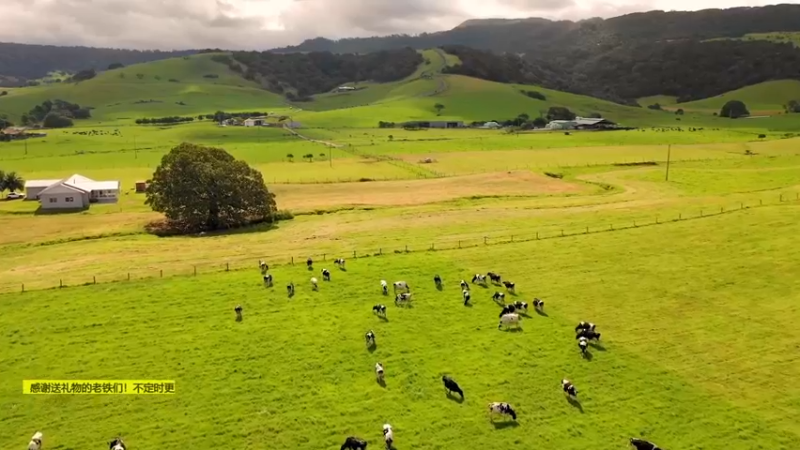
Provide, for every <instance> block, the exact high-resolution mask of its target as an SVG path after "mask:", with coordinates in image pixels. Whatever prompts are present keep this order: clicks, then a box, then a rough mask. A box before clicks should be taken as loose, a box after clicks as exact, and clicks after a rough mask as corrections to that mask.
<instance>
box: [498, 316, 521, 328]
mask: <svg viewBox="0 0 800 450" xmlns="http://www.w3.org/2000/svg"><path fill="white" fill-rule="evenodd" d="M503 325H505V326H506V328H508V327H510V326H511V325H514V326H515V327H516V328H519V314H506V315H504V316H503V317H501V318H500V323H499V324H498V325H497V328H498V329H500V328H502V327H503Z"/></svg>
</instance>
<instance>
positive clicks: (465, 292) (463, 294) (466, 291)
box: [461, 289, 471, 305]
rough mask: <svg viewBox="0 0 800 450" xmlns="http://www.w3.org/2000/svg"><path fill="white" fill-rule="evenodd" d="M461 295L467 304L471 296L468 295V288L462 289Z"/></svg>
mask: <svg viewBox="0 0 800 450" xmlns="http://www.w3.org/2000/svg"><path fill="white" fill-rule="evenodd" d="M461 296H462V297H464V305H466V304H468V303H469V300H470V298H471V297H470V295H469V290H467V289H464V290H463V291H461Z"/></svg>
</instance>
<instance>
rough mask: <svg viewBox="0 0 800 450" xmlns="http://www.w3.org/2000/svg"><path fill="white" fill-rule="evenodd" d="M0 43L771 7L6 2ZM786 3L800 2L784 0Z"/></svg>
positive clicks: (300, 35)
mask: <svg viewBox="0 0 800 450" xmlns="http://www.w3.org/2000/svg"><path fill="white" fill-rule="evenodd" d="M0 3H2V7H1V8H2V25H1V26H0V41H2V42H20V43H30V44H55V45H88V46H94V47H117V48H137V49H162V50H169V49H195V48H209V47H212V48H224V49H255V50H267V49H270V48H274V47H280V46H284V45H293V44H298V43H300V42H301V41H302V40H304V39H307V38H314V37H318V36H323V37H328V38H333V39H335V38H342V37H358V36H374V35H385V34H393V33H411V34H414V33H420V32H423V31H428V32H431V31H441V30H446V29H449V28H452V27H454V26H456V25H458V24H459V23H461V22H463V21H464V20H467V19H473V18H521V17H545V18H549V19H572V20H576V19H585V18H590V17H613V16H618V15H622V14H627V13H631V12H637V11H648V10H652V9H662V10H675V9H677V10H697V9H705V8H723V7H734V6H763V5H767V4H771V3H775V2H774V1H773V2H769V1H765V0H0ZM782 3H800V0H786V1H784V2H782Z"/></svg>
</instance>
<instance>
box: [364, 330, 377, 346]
mask: <svg viewBox="0 0 800 450" xmlns="http://www.w3.org/2000/svg"><path fill="white" fill-rule="evenodd" d="M364 339H366V341H367V345H369V346H373V345H375V333H374V332H373V331H372V330H369V331H367V334H365V335H364Z"/></svg>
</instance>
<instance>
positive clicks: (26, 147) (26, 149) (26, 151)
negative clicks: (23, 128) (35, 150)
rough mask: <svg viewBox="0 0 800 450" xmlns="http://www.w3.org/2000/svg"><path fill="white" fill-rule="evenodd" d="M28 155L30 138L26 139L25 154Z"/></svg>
mask: <svg viewBox="0 0 800 450" xmlns="http://www.w3.org/2000/svg"><path fill="white" fill-rule="evenodd" d="M27 155H28V140H27V139H26V140H25V156H27Z"/></svg>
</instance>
